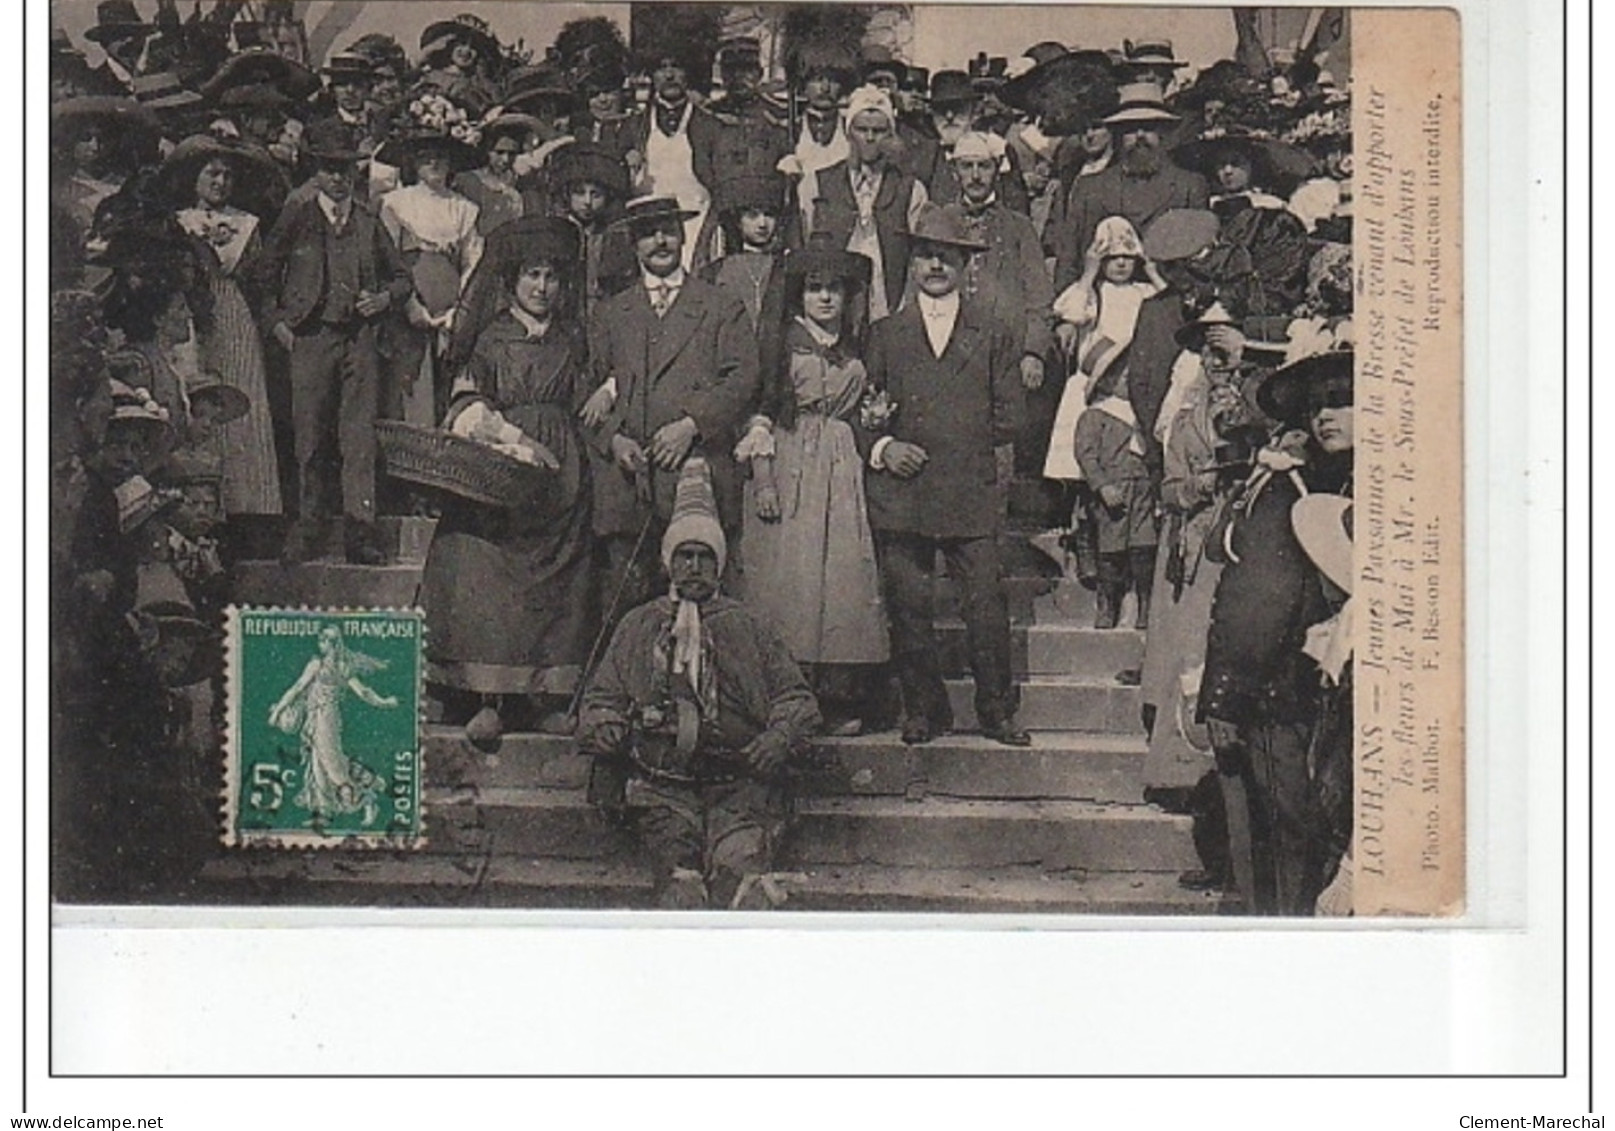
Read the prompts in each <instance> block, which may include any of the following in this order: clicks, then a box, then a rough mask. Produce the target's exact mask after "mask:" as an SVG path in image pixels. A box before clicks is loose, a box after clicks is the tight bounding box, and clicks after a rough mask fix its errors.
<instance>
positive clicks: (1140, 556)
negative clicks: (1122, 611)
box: [1128, 546, 1155, 632]
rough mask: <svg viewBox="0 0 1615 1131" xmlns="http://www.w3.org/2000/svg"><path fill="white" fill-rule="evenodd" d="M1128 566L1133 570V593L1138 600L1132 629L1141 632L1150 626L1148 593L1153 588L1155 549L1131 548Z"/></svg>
mask: <svg viewBox="0 0 1615 1131" xmlns="http://www.w3.org/2000/svg"><path fill="white" fill-rule="evenodd" d="M1128 564H1129V565H1130V566H1132V570H1133V593H1134V595H1135V596H1136V597H1137V598H1138V610H1137V613H1136V614H1135V615H1134V617H1133V627H1134V628H1136V629H1138V630H1139V631H1140V632H1143V631H1144V630H1145V629H1147V628H1149V626H1150V591H1151V590H1152V589H1154V588H1155V547H1154V546H1135V547H1133V549H1132V550H1130V551H1129V552H1128Z"/></svg>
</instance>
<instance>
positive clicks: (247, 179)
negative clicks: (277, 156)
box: [151, 134, 279, 208]
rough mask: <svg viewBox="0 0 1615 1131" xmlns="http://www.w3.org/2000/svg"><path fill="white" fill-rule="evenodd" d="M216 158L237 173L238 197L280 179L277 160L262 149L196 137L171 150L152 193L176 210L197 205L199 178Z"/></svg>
mask: <svg viewBox="0 0 1615 1131" xmlns="http://www.w3.org/2000/svg"><path fill="white" fill-rule="evenodd" d="M215 158H217V159H220V160H224V161H228V162H229V163H230V166H231V168H233V169H234V170H235V174H236V176H235V181H236V183H235V185H234V189H235V191H236V193H237V195H246V194H248V193H250V192H251V191H252V190H253V188H254V187H255V184H258V185H267V184H274V183H275V179H274V178H278V177H279V171H278V169H277V167H276V166H275V161H274V158H272V157H270V156H269V155H268V154H267V153H265V152H264V151H263V150H261V149H255V148H252V147H249V146H245V145H241V144H239V143H234V142H228V141H223V140H221V139H219V138H216V137H214V136H213V135H212V134H193V135H191V136H190V137H188V138H185V139H184V140H182V141H181V142H180V143H179V144H178V145H176V146H175V147H174V148H173V150H171V151H170V152H169V154H168V156H167V157H165V158H163V163H162V165H161V166H159V167H158V169H157V175H156V177H155V178H154V179H153V181H152V186H151V189H152V194H153V195H154V196H156V197H157V198H158V199H159V200H164V201H167V202H168V203H170V204H171V205H173V207H175V208H189V207H190V206H191V205H193V204H195V203H196V175H197V173H199V172H200V171H201V169H202V166H204V165H206V164H207V163H208V162H209V161H212V160H214V159H215Z"/></svg>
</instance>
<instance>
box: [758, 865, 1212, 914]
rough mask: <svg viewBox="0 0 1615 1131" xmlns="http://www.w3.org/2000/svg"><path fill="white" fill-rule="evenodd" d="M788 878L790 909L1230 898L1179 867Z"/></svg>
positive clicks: (1113, 910) (807, 873)
mask: <svg viewBox="0 0 1615 1131" xmlns="http://www.w3.org/2000/svg"><path fill="white" fill-rule="evenodd" d="M799 875H800V877H801V878H800V879H797V878H794V877H793V878H791V879H788V880H786V881H785V887H786V890H787V892H788V893H789V897H788V898H787V900H786V902H785V904H784V908H785V910H787V911H930V912H938V911H942V912H975V913H986V914H1046V913H1053V914H1060V913H1064V914H1079V915H1215V914H1217V913H1218V912H1219V910H1220V909H1221V905H1222V899H1221V897H1220V895H1219V894H1217V893H1212V892H1198V891H1187V890H1185V889H1183V888H1181V887H1179V886H1178V880H1177V873H1175V872H1092V871H1083V870H1077V871H1070V872H1046V871H1044V870H1042V869H1041V868H1027V867H1020V868H993V869H946V868H888V867H881V866H878V865H849V866H844V867H840V866H836V867H825V866H818V867H812V868H807V869H804V870H803V871H802V872H801V873H799Z"/></svg>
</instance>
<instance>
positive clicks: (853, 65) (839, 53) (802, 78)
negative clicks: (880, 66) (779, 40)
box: [785, 38, 862, 90]
mask: <svg viewBox="0 0 1615 1131" xmlns="http://www.w3.org/2000/svg"><path fill="white" fill-rule="evenodd" d="M786 50H787V55H786V57H785V73H786V75H787V76H788V77H789V78H790V81H791V83H792V85H800V84H802V83H803V82H806V81H807V80H808V79H809V78H811V77H813V76H815V75H828V76H830V77H832V78H834V79H835V80H836V81H837V82H839V83H840V84H841V89H842V90H847V89H849V88H850V87H851V86H852V85H853V84H854V83H855V82H857V81H858V79H859V77H860V75H861V74H862V65H861V63H860V61H859V58H858V55H857V52H856V50H855V49H854V48H853V47H852V46H850V45H849V44H847V43H845V42H842V41H841V40H840V39H825V40H818V39H811V38H810V39H809V40H808V41H807V42H805V43H798V42H795V41H794V40H793V41H792V43H791V44H790V45H789V46H788V47H787V49H786Z"/></svg>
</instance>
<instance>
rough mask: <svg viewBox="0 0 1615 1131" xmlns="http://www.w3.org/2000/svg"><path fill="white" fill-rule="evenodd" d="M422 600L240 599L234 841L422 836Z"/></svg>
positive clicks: (229, 732) (228, 797) (360, 843)
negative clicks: (383, 604)
mask: <svg viewBox="0 0 1615 1131" xmlns="http://www.w3.org/2000/svg"><path fill="white" fill-rule="evenodd" d="M424 628H425V626H424V623H423V619H422V615H421V612H420V610H418V609H377V610H346V609H333V610H322V609H260V608H251V607H231V609H230V610H229V615H228V620H227V624H226V650H225V654H226V657H227V670H226V677H227V678H226V689H227V695H228V698H227V700H226V718H227V724H226V738H225V827H224V840H225V843H227V844H230V845H248V846H250V845H269V846H277V847H286V848H318V847H360V848H364V847H374V848H410V847H415V846H417V845H419V844H421V843H422V842H423V837H422V828H423V825H422V813H421V769H422V767H421V671H422V664H421V656H422V644H423V633H424Z"/></svg>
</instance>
